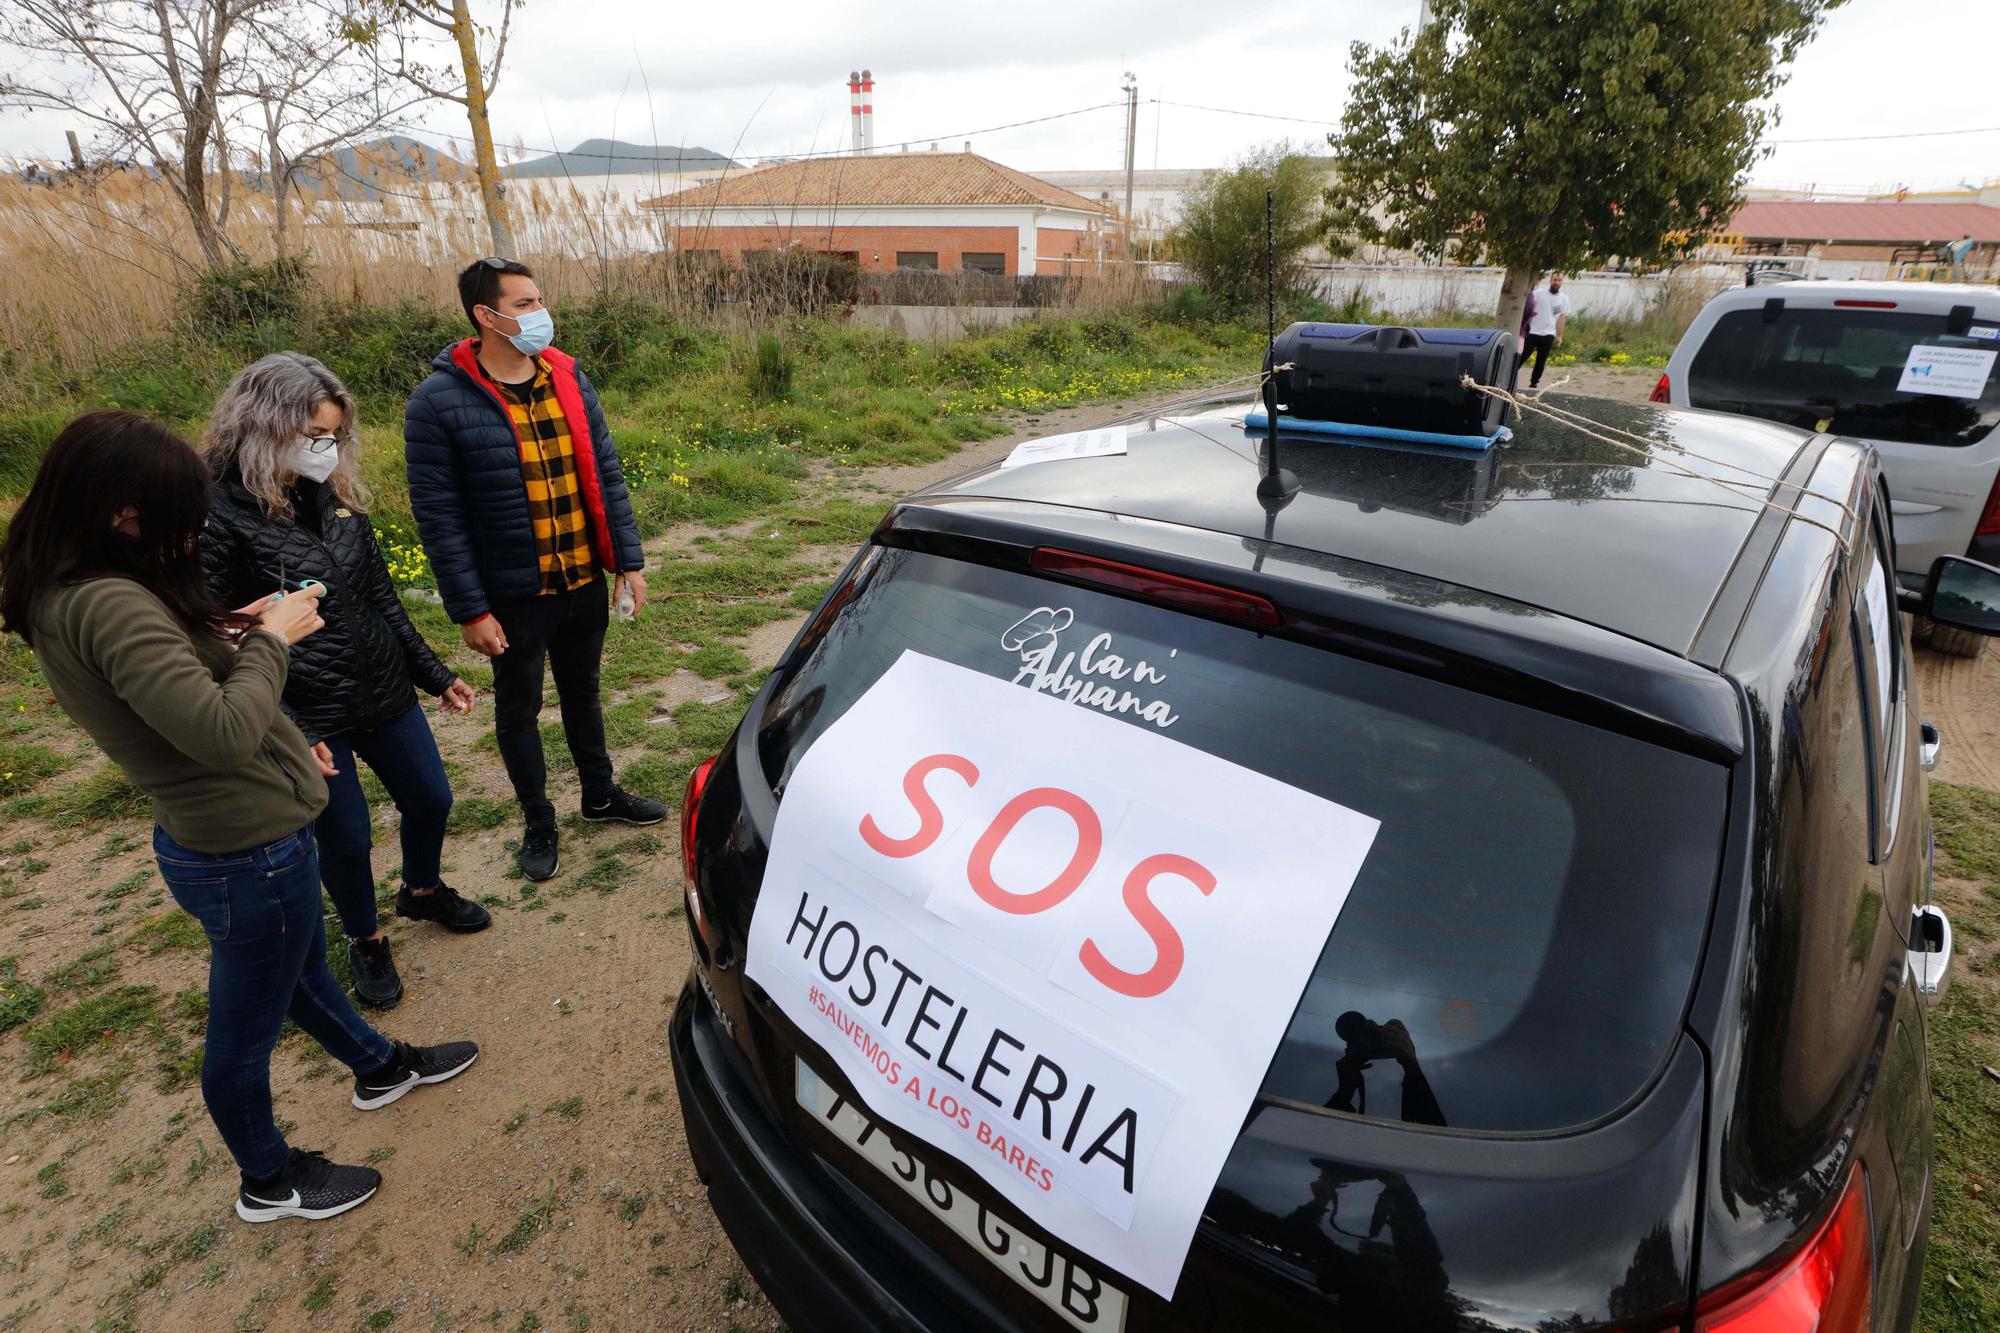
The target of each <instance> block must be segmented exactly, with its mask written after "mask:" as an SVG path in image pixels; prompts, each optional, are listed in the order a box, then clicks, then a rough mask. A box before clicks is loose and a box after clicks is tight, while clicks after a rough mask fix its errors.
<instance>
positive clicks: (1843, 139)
mask: <svg viewBox="0 0 2000 1333" xmlns="http://www.w3.org/2000/svg"><path fill="white" fill-rule="evenodd" d="M1955 134H2000V125H1982V126H1980V127H1979V128H1977V129H1967V130H1911V131H1909V132H1908V133H1905V134H1836V135H1831V136H1828V137H1827V138H1824V139H1769V140H1766V142H1767V143H1770V144H1772V145H1774V146H1775V145H1779V144H1795V143H1872V142H1876V141H1878V140H1882V139H1943V138H1946V137H1948V136H1951V135H1955Z"/></svg>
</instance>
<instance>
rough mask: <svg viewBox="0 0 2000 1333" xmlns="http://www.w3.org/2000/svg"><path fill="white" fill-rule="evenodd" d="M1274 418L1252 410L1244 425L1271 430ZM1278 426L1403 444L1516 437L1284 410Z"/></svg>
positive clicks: (1460, 444)
mask: <svg viewBox="0 0 2000 1333" xmlns="http://www.w3.org/2000/svg"><path fill="white" fill-rule="evenodd" d="M1270 428H1271V419H1270V418H1269V417H1267V416H1265V415H1264V414H1263V413H1262V412H1251V413H1249V414H1247V415H1246V416H1245V417H1244V418H1243V429H1245V430H1250V431H1258V430H1269V429H1270ZM1278 429H1279V430H1281V431H1285V432H1288V433H1292V434H1298V435H1330V436H1345V437H1346V438H1348V439H1356V440H1395V441H1397V442H1398V443H1402V444H1442V445H1445V446H1447V447H1449V448H1453V449H1480V450H1484V449H1491V448H1492V447H1493V446H1494V445H1496V444H1505V443H1506V442H1507V441H1508V440H1511V439H1513V438H1514V431H1513V429H1512V428H1511V427H1508V426H1502V427H1501V428H1500V429H1499V430H1496V431H1494V432H1493V433H1492V434H1491V435H1445V434H1442V433H1441V432H1438V431H1429V430H1400V429H1397V428H1396V427H1393V426H1357V425H1353V424H1351V423H1349V422H1345V421H1309V420H1306V419H1305V418H1302V417H1288V416H1285V415H1283V414H1280V415H1279V417H1278Z"/></svg>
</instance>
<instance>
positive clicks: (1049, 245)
mask: <svg viewBox="0 0 2000 1333" xmlns="http://www.w3.org/2000/svg"><path fill="white" fill-rule="evenodd" d="M1035 260H1036V268H1035V271H1036V272H1037V273H1055V274H1064V273H1082V272H1084V270H1085V267H1086V266H1094V265H1095V264H1096V263H1097V238H1096V237H1095V236H1094V235H1092V234H1091V233H1090V232H1087V231H1082V230H1078V229H1075V228H1070V227H1038V228H1036V230H1035Z"/></svg>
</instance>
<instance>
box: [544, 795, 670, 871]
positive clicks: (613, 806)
mask: <svg viewBox="0 0 2000 1333" xmlns="http://www.w3.org/2000/svg"><path fill="white" fill-rule="evenodd" d="M583 817H584V818H585V819H587V820H589V821H590V822H591V823H593V824H657V823H659V822H660V821H661V820H663V819H665V818H666V817H667V807H666V806H664V805H661V804H660V803H659V802H658V801H649V800H647V799H646V798H645V797H643V796H634V795H633V794H632V793H631V792H629V791H626V790H625V789H624V788H623V787H613V788H612V789H611V794H610V795H609V796H605V797H602V798H600V799H598V800H592V799H591V798H589V797H588V796H586V797H584V799H583ZM528 878H530V879H533V878H534V876H532V875H530V876H529V877H528Z"/></svg>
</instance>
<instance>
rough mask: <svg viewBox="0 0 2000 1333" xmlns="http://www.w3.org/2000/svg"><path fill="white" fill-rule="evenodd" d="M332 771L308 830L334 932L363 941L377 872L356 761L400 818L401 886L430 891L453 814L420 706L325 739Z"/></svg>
mask: <svg viewBox="0 0 2000 1333" xmlns="http://www.w3.org/2000/svg"><path fill="white" fill-rule="evenodd" d="M326 748H327V749H329V750H331V751H332V752H333V766H334V767H335V768H337V769H339V770H340V772H338V773H336V774H335V775H334V776H332V777H330V778H328V779H327V780H326V809H324V810H322V811H321V812H320V816H319V821H318V822H317V823H316V824H315V825H314V826H313V831H314V832H315V833H317V834H318V835H319V847H320V854H319V869H320V875H321V877H322V878H323V879H324V880H325V881H326V892H327V896H328V897H330V898H332V899H333V907H334V910H335V911H336V912H339V913H340V928H341V929H342V930H343V931H345V932H346V933H347V937H348V938H349V939H356V940H358V939H365V938H367V937H368V936H370V935H373V934H374V933H375V930H376V920H375V870H374V867H373V866H372V865H371V864H370V863H369V859H368V853H369V851H370V850H371V849H372V848H373V846H374V839H373V837H372V835H371V833H370V829H371V827H372V821H371V820H370V817H369V814H368V797H367V796H366V795H364V794H363V793H362V790H361V774H360V773H358V772H356V771H355V767H354V761H355V760H356V759H360V760H361V761H362V762H364V763H366V764H367V765H368V767H370V768H372V769H374V770H375V776H376V777H378V778H380V779H382V785H383V786H384V787H387V788H388V789H389V799H390V800H392V801H394V802H395V803H396V809H397V810H399V811H400V812H402V816H403V820H402V825H401V827H400V829H399V830H398V833H399V835H400V836H401V839H402V843H403V883H405V884H407V885H409V886H410V887H411V888H413V889H428V888H430V887H432V886H433V885H435V884H436V883H437V882H438V878H439V874H440V871H439V869H438V857H439V856H440V855H441V854H442V853H443V851H444V825H445V819H446V818H447V817H448V816H449V815H450V814H451V782H450V781H449V780H448V779H447V778H446V777H445V775H444V760H443V759H441V758H439V757H438V747H437V739H436V738H435V737H434V736H432V735H431V724H430V723H429V722H428V721H426V720H425V719H424V710H423V706H422V705H421V704H411V705H410V706H409V708H408V709H407V710H405V711H404V712H403V713H402V714H400V715H399V716H397V717H395V718H393V719H391V720H390V721H388V722H384V723H383V724H382V725H381V726H379V727H371V728H369V729H368V730H366V731H350V732H348V733H347V734H346V735H344V736H335V737H331V738H329V739H328V740H327V742H326Z"/></svg>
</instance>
